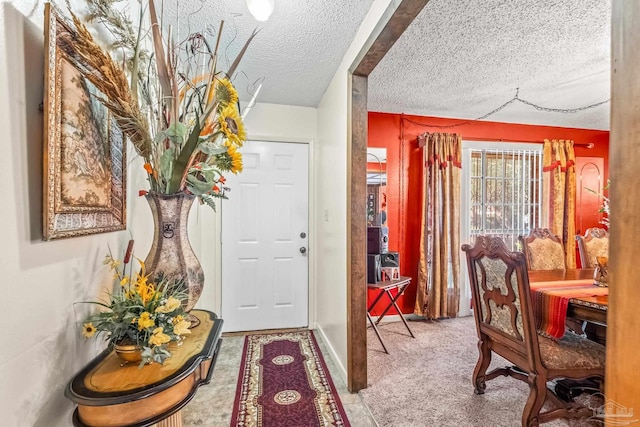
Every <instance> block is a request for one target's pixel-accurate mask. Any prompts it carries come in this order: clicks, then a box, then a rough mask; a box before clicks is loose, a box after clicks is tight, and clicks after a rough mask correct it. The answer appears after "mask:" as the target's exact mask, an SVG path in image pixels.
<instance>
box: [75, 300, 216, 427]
mask: <svg viewBox="0 0 640 427" xmlns="http://www.w3.org/2000/svg"><path fill="white" fill-rule="evenodd" d="M190 313H191V314H194V315H195V316H197V317H198V319H199V320H200V325H198V326H196V327H195V328H193V329H191V335H188V336H187V337H186V339H185V340H184V342H183V344H182V345H181V346H180V347H177V348H175V349H173V350H172V353H173V355H172V356H171V357H170V358H169V359H167V360H166V361H165V362H164V365H160V364H158V363H153V364H151V365H146V366H144V367H143V368H142V369H138V364H137V363H130V364H127V365H123V362H122V361H121V360H120V359H119V358H118V357H117V356H116V355H115V353H114V352H113V351H111V350H109V349H107V350H105V351H103V352H102V353H100V354H99V355H98V356H97V357H96V358H95V359H93V360H92V361H91V362H89V364H88V365H87V366H86V367H84V368H83V369H82V370H81V371H80V372H79V373H78V374H76V375H75V376H74V377H73V379H71V381H70V382H69V384H68V385H67V388H66V390H65V396H66V397H67V398H68V399H70V400H72V401H73V402H75V403H77V404H78V407H77V408H76V410H75V412H74V413H73V424H74V425H75V426H77V427H88V426H91V427H98V426H100V427H115V426H129V427H134V426H135V427H143V426H150V425H153V424H158V425H159V426H165V427H169V426H170V427H180V426H182V418H181V415H180V410H181V409H182V408H183V407H184V406H185V405H186V404H187V403H188V402H189V401H190V400H191V399H192V398H193V396H195V394H196V391H197V389H198V387H199V386H200V385H203V384H208V383H209V381H210V380H211V374H212V373H213V368H214V366H215V362H216V358H217V356H218V351H219V349H220V344H222V340H221V339H220V334H221V332H222V319H218V317H217V316H216V315H215V314H214V313H212V312H210V311H205V310H192V311H191V312H190Z"/></svg>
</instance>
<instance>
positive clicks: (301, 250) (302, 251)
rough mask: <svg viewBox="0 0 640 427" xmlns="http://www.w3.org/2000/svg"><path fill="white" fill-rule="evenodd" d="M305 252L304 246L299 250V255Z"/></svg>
mask: <svg viewBox="0 0 640 427" xmlns="http://www.w3.org/2000/svg"><path fill="white" fill-rule="evenodd" d="M306 252H307V248H305V247H304V246H303V247H301V248H300V253H301V254H304V253H306Z"/></svg>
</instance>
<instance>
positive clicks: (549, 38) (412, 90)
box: [369, 0, 611, 129]
mask: <svg viewBox="0 0 640 427" xmlns="http://www.w3.org/2000/svg"><path fill="white" fill-rule="evenodd" d="M610 21H611V1H610V0H556V1H552V0H545V1H540V0H518V1H512V0H482V1H478V0H431V1H430V2H429V3H428V4H427V5H426V7H425V8H424V9H423V11H422V12H421V14H420V15H419V16H418V17H417V18H416V20H415V21H414V22H413V24H412V25H411V26H410V27H409V28H408V29H407V31H406V32H405V33H404V34H403V35H402V37H401V38H400V40H398V42H397V43H396V44H395V45H394V46H393V48H392V49H391V51H390V52H389V53H388V54H387V55H386V56H385V57H384V59H383V60H382V61H381V62H380V64H379V65H378V66H377V67H376V68H375V70H374V71H373V73H372V74H371V76H370V78H369V110H371V111H382V112H395V113H406V114H417V115H425V116H437V117H455V118H464V119H476V118H479V117H481V116H483V115H485V114H487V113H489V112H490V111H493V110H494V109H496V108H497V107H499V106H501V105H502V104H504V103H505V102H507V101H509V100H511V99H512V98H513V97H514V95H515V93H516V89H517V88H519V97H520V98H522V99H525V100H527V101H530V102H532V103H535V104H537V105H540V106H544V107H551V108H559V109H570V108H576V107H583V106H587V105H591V104H595V103H598V102H600V101H604V100H607V99H609V97H610V32H611V31H610V27H611V25H610ZM609 107H610V105H609V103H605V104H603V105H601V106H599V107H596V108H592V109H589V110H585V111H581V112H577V113H573V114H566V113H551V112H543V111H538V110H536V109H535V108H533V107H531V106H528V105H525V104H522V103H520V102H514V103H511V104H509V105H508V106H506V107H505V108H504V109H502V110H501V111H500V112H498V113H496V114H493V115H491V116H490V117H488V118H486V120H491V121H500V122H514V123H529V124H542V125H551V126H563V127H577V128H588V129H609Z"/></svg>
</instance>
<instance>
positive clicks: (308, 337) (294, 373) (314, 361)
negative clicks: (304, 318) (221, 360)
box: [231, 331, 350, 427]
mask: <svg viewBox="0 0 640 427" xmlns="http://www.w3.org/2000/svg"><path fill="white" fill-rule="evenodd" d="M231 426H232V427H235V426H247V427H248V426H257V427H295V426H299V427H312V426H318V427H323V426H343V427H349V426H350V424H349V421H348V420H347V416H346V414H345V412H344V408H343V407H342V403H341V402H340V398H339V397H338V393H337V392H336V388H335V386H334V385H333V381H331V377H330V376H329V370H328V369H327V365H326V364H325V362H324V359H323V358H322V354H321V353H320V349H319V347H318V343H317V341H316V339H315V337H314V336H313V333H312V332H311V331H300V332H290V333H278V334H268V335H247V337H246V338H245V342H244V351H243V355H242V362H241V364H240V375H239V378H238V387H237V389H236V398H235V402H234V405H233V414H232V416H231Z"/></svg>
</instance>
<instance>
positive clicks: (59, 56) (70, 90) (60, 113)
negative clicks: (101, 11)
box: [43, 3, 126, 240]
mask: <svg viewBox="0 0 640 427" xmlns="http://www.w3.org/2000/svg"><path fill="white" fill-rule="evenodd" d="M72 28H73V27H72V26H71V25H70V24H68V23H67V22H66V21H65V18H64V17H63V15H62V13H61V12H60V11H59V10H58V9H57V8H56V7H55V5H53V4H51V3H46V4H45V91H44V104H43V105H44V156H43V163H44V165H43V167H44V170H43V239H44V240H53V239H62V238H67V237H76V236H84V235H88V234H96V233H106V232H111V231H117V230H124V229H125V228H126V147H125V137H124V135H123V133H122V131H121V130H120V128H119V127H118V125H117V124H116V122H115V120H113V118H111V117H110V115H109V113H108V110H107V109H106V108H105V107H104V106H103V105H102V104H101V103H100V102H99V101H98V99H97V98H96V97H95V96H94V94H96V93H97V92H96V89H95V87H94V86H93V85H92V84H91V83H90V82H89V81H87V80H86V79H85V78H84V77H83V76H82V74H81V73H80V71H79V70H80V69H82V66H83V65H82V63H81V60H80V59H79V58H78V55H76V54H74V48H73V30H72ZM98 94H99V93H98Z"/></svg>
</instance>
